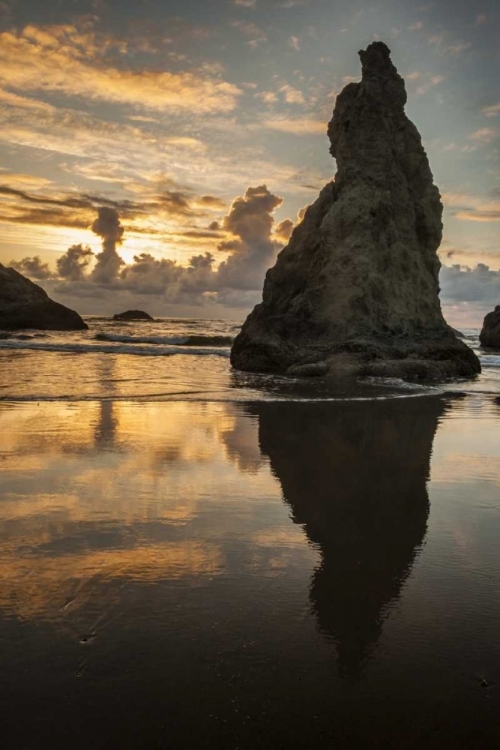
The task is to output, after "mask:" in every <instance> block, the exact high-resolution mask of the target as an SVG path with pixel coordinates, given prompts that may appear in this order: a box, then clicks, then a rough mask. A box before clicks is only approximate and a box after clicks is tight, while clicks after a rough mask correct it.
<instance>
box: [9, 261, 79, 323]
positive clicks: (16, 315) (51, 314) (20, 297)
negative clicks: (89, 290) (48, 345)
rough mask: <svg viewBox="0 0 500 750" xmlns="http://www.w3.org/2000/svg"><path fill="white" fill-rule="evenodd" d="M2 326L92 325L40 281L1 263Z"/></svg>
mask: <svg viewBox="0 0 500 750" xmlns="http://www.w3.org/2000/svg"><path fill="white" fill-rule="evenodd" d="M0 328H2V329H4V330H9V331H15V330H18V329H21V328H36V329H38V330H50V331H79V330H84V329H86V328H88V326H87V324H86V323H85V322H84V321H83V320H82V319H81V317H80V316H79V315H78V313H77V312H75V311H74V310H70V309H69V308H68V307H65V306H64V305H61V304H59V302H54V300H51V299H50V297H49V296H48V295H47V293H46V292H45V291H44V290H43V289H42V287H40V286H38V284H34V283H33V282H32V281H30V280H29V279H27V278H26V277H25V276H23V275H22V274H20V273H19V272H18V271H16V270H15V269H14V268H6V267H5V266H3V265H2V264H1V263H0Z"/></svg>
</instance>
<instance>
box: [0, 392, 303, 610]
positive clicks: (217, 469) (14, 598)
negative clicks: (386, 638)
mask: <svg viewBox="0 0 500 750" xmlns="http://www.w3.org/2000/svg"><path fill="white" fill-rule="evenodd" d="M165 407H166V408H164V407H159V406H158V405H157V404H156V405H155V404H145V403H141V404H135V405H134V404H132V403H127V402H121V403H113V402H102V403H100V404H99V403H95V402H90V403H83V404H78V405H61V404H49V405H47V404H45V405H44V406H43V407H42V408H40V407H39V406H36V405H25V406H24V407H22V408H18V407H11V408H10V409H9V408H7V409H3V410H2V414H1V429H0V450H1V453H2V457H3V461H2V464H1V468H2V504H1V506H0V514H1V523H2V529H3V531H2V534H1V537H0V538H1V542H0V549H1V552H0V555H1V558H2V578H3V582H4V585H3V587H2V591H3V595H2V602H1V606H2V607H3V608H4V609H5V610H7V611H11V612H12V614H13V613H16V614H17V615H18V616H23V617H28V616H31V617H33V616H42V617H49V618H51V619H52V618H54V617H55V618H56V619H57V618H58V617H64V614H61V610H60V608H61V607H62V606H63V605H64V603H65V597H67V596H68V594H69V593H70V592H71V591H74V590H75V587H76V588H77V589H78V590H80V589H82V598H81V600H80V597H79V596H77V595H74V596H73V595H72V596H71V597H70V598H71V600H72V606H74V607H78V606H83V605H84V604H85V603H86V602H87V596H88V595H90V594H92V595H96V592H97V591H98V589H99V587H102V586H104V585H105V584H106V583H107V582H109V581H111V580H113V579H124V580H129V579H130V580H136V581H139V582H141V581H142V582H149V583H153V582H155V581H158V580H161V579H164V578H167V579H177V578H193V577H194V578H196V577H198V576H213V575H219V574H223V573H225V572H227V554H228V552H227V549H226V546H227V542H228V541H229V542H231V540H232V541H233V542H234V541H235V540H238V539H241V538H242V537H245V538H246V537H248V540H247V541H249V543H251V545H252V547H253V550H252V554H251V556H250V558H249V559H248V560H247V565H248V566H250V568H251V569H253V570H254V571H255V572H256V573H257V572H258V573H259V574H266V571H267V573H269V574H272V571H273V570H279V569H281V568H282V567H286V566H287V565H288V563H289V561H290V555H292V553H293V550H294V549H295V548H298V549H299V557H303V556H304V554H305V555H306V556H307V554H308V553H307V551H306V550H302V551H301V550H300V548H301V547H304V546H305V545H304V539H303V536H302V533H301V532H300V530H299V529H298V528H295V527H293V526H292V527H289V524H288V523H287V520H286V512H285V510H284V508H283V507H282V504H281V499H280V494H279V490H278V487H277V483H276V480H275V479H274V478H273V477H272V476H271V475H270V474H269V472H268V470H267V467H266V463H265V461H264V459H263V458H262V457H261V456H260V452H259V450H258V443H257V432H256V431H257V426H256V424H255V422H254V421H253V420H250V419H249V418H246V419H244V418H242V417H241V416H239V415H238V414H237V412H235V411H233V409H232V408H231V407H228V406H226V405H216V404H211V405H210V404H206V405H203V406H201V405H197V406H194V407H193V406H192V405H188V404H186V403H173V404H168V405H165ZM252 496H255V497H256V498H259V499H260V501H261V502H262V503H263V504H264V511H263V508H262V505H261V504H260V502H259V503H252V502H250V503H249V502H248V498H249V497H252ZM259 517H260V520H259ZM273 539H274V541H275V543H274V544H272V543H271V541H272V540H273ZM5 584H8V585H5ZM64 612H66V610H64Z"/></svg>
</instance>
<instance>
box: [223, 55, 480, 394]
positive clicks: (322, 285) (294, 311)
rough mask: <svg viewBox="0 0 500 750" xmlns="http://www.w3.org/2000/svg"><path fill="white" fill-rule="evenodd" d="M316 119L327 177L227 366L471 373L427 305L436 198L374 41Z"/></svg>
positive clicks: (434, 299) (466, 354)
mask: <svg viewBox="0 0 500 750" xmlns="http://www.w3.org/2000/svg"><path fill="white" fill-rule="evenodd" d="M359 56H360V58H361V65H362V80H361V82H360V83H350V84H348V85H347V86H346V87H345V88H344V89H343V91H342V92H341V94H340V95H339V96H338V97H337V101H336V104H335V110H334V113H333V118H332V120H331V122H330V124H329V126H328V136H329V139H330V142H331V148H330V152H331V154H332V156H334V157H335V159H336V161H337V174H336V176H335V179H334V181H333V182H331V183H329V184H328V185H326V186H325V187H324V188H323V190H322V191H321V193H320V194H319V197H318V198H317V200H316V201H315V202H314V203H313V204H312V205H311V206H310V207H309V208H308V209H307V211H306V213H305V216H304V219H303V221H302V223H301V224H299V225H298V226H297V227H296V228H295V230H294V232H293V234H292V236H291V238H290V241H289V243H288V245H287V246H286V247H285V248H284V249H283V250H282V252H281V253H280V254H279V256H278V259H277V261H276V265H275V266H274V268H272V269H270V270H269V271H268V272H267V275H266V280H265V283H264V291H263V299H262V302H261V303H260V304H259V305H257V306H256V307H255V308H254V310H253V312H252V313H251V314H250V315H249V316H248V318H247V320H246V322H245V323H244V325H243V327H242V329H241V332H240V333H239V335H238V336H237V337H236V339H235V342H234V345H233V349H232V352H231V363H232V364H233V366H234V367H235V368H237V369H241V370H247V371H254V372H259V371H260V372H286V373H288V374H293V375H323V374H326V373H330V375H336V374H365V375H384V376H396V377H403V378H410V379H412V378H418V379H424V380H425V379H442V378H447V377H455V376H467V375H472V374H474V373H477V372H479V371H480V364H479V360H478V359H477V357H476V356H475V354H474V353H473V352H472V351H471V350H470V349H469V348H468V347H467V346H466V345H465V344H463V343H462V342H461V341H459V340H458V339H457V338H456V336H455V335H454V334H453V332H452V331H451V330H450V328H449V327H448V326H447V324H446V322H445V320H444V318H443V315H442V313H441V306H440V302H439V282H438V274H439V269H440V262H439V259H438V256H437V249H438V247H439V244H440V242H441V235H442V223H441V214H442V204H441V200H440V195H439V191H438V189H437V187H436V186H435V185H434V184H433V179H432V173H431V170H430V168H429V163H428V160H427V156H426V154H425V151H424V149H423V147H422V142H421V138H420V135H419V133H418V131H417V129H416V127H415V126H414V125H413V123H412V122H410V120H409V119H408V118H407V117H406V115H405V112H404V105H405V102H406V91H405V86H404V81H403V79H402V78H401V76H400V75H399V74H398V72H397V70H396V68H395V67H394V65H393V64H392V62H391V59H390V50H389V49H388V47H387V46H386V45H385V44H384V43H383V42H374V43H373V44H370V45H369V47H368V48H367V49H366V50H365V51H362V52H360V53H359Z"/></svg>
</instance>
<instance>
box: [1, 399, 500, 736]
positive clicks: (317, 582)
mask: <svg viewBox="0 0 500 750" xmlns="http://www.w3.org/2000/svg"><path fill="white" fill-rule="evenodd" d="M499 539H500V405H499V403H498V401H496V400H495V399H494V398H493V397H487V396H480V395H478V396H469V397H466V398H447V397H443V396H432V397H428V396H419V397H410V398H399V399H391V400H387V401H372V402H370V401H365V402H336V403H297V402H289V403H286V402H281V403H280V402H276V403H250V404H235V403H232V404H231V403H222V402H220V403H202V402H200V403H187V402H170V403H154V402H144V401H143V402H134V401H115V402H113V401H111V400H109V401H101V402H97V401H88V402H73V403H69V402H68V403H65V402H53V403H51V402H45V403H39V404H37V403H29V402H27V403H14V402H12V403H7V402H5V403H2V404H1V405H0V643H1V645H2V651H3V656H2V670H1V673H0V705H1V706H2V719H1V721H2V737H3V741H2V742H3V746H4V747H5V748H9V749H10V748H35V747H36V748H38V747H50V748H101V747H102V748H114V747H120V748H128V747H133V748H135V747H137V748H139V747H141V748H153V747H161V748H163V747H165V748H167V747H168V748H192V747H224V748H226V747H227V748H237V747H252V748H254V747H273V748H276V747H287V748H290V747H298V748H302V747H304V748H306V747H307V748H309V747H311V748H312V747H325V748H326V747H328V748H330V747H334V746H335V747H363V748H365V747H380V748H387V747H394V748H403V747H404V748H407V747H410V748H424V747H425V748H427V747H433V748H434V747H436V748H444V747H453V748H455V747H464V748H493V747H498V737H499V736H500V735H499V731H500V718H499V716H500V714H499V710H500V640H499V638H498V633H499V624H500V556H499V554H498V540H499Z"/></svg>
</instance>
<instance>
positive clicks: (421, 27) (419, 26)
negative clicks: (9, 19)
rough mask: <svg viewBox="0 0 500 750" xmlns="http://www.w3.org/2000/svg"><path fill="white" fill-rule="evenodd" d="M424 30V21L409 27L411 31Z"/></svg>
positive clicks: (416, 22)
mask: <svg viewBox="0 0 500 750" xmlns="http://www.w3.org/2000/svg"><path fill="white" fill-rule="evenodd" d="M423 28H424V24H423V23H422V21H415V23H412V25H411V26H408V29H409V30H410V31H421V30H422V29H423Z"/></svg>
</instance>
